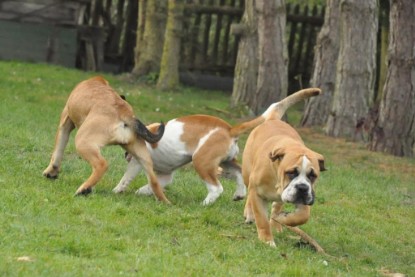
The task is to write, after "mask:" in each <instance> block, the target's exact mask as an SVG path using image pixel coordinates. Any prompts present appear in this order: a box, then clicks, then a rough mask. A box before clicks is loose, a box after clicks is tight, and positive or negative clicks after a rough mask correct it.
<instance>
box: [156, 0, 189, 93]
mask: <svg viewBox="0 0 415 277" xmlns="http://www.w3.org/2000/svg"><path fill="white" fill-rule="evenodd" d="M168 6H169V7H168V17H167V25H166V35H165V37H164V47H163V56H162V59H161V67H160V77H159V79H158V82H157V87H158V88H159V89H162V90H170V89H175V88H176V87H177V86H178V85H179V62H180V42H181V37H180V36H181V34H182V32H183V11H184V0H169V5H168Z"/></svg>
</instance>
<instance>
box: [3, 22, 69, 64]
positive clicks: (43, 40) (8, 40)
mask: <svg viewBox="0 0 415 277" xmlns="http://www.w3.org/2000/svg"><path fill="white" fill-rule="evenodd" d="M0 25H1V26H2V28H0V41H1V42H2V46H1V48H0V59H2V60H21V61H29V62H49V63H53V64H58V65H63V66H67V67H74V66H75V60H76V36H77V30H76V29H71V28H63V27H57V26H51V25H44V24H33V23H32V24H28V23H22V22H12V21H4V20H0Z"/></svg>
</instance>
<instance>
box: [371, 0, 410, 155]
mask: <svg viewBox="0 0 415 277" xmlns="http://www.w3.org/2000/svg"><path fill="white" fill-rule="evenodd" d="M414 18H415V5H414V3H413V0H393V1H390V31H389V49H388V74H387V77H386V83H385V87H384V90H383V96H382V101H381V104H380V110H379V115H378V119H377V122H375V127H374V129H373V130H372V132H371V133H370V134H371V137H370V145H369V148H370V149H371V150H375V151H382V152H386V153H390V154H393V155H397V156H408V157H412V156H413V154H414V153H413V147H414V143H415V52H414V49H415V22H414Z"/></svg>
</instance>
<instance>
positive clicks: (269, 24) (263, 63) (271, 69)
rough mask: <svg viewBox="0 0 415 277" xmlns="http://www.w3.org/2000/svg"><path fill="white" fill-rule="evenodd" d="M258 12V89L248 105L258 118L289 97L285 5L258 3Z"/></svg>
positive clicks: (275, 0) (272, 1) (267, 1)
mask: <svg viewBox="0 0 415 277" xmlns="http://www.w3.org/2000/svg"><path fill="white" fill-rule="evenodd" d="M255 6H256V9H257V12H258V57H259V61H258V62H259V64H258V79H257V89H256V91H255V94H254V95H253V98H251V100H250V102H249V103H248V104H249V106H250V107H251V109H252V110H253V111H254V113H255V114H258V113H261V112H262V111H263V110H264V109H265V108H267V107H268V106H269V105H270V104H271V103H274V102H276V101H278V100H280V99H282V98H284V97H286V96H287V88H288V52H287V49H286V43H285V22H286V14H285V1H284V0H256V3H255Z"/></svg>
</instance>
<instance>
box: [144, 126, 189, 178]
mask: <svg viewBox="0 0 415 277" xmlns="http://www.w3.org/2000/svg"><path fill="white" fill-rule="evenodd" d="M183 127H184V123H182V122H179V121H176V120H175V119H173V120H170V121H169V122H167V124H166V126H165V129H164V134H163V137H162V138H161V140H160V141H159V142H158V143H157V147H156V148H152V146H151V144H149V143H146V145H147V148H148V150H149V151H150V154H151V157H152V159H153V164H154V169H155V170H156V171H157V172H161V173H170V172H172V171H173V170H175V169H176V168H178V167H180V166H182V165H184V164H186V163H188V162H190V161H191V153H188V151H187V150H186V145H185V144H184V143H183V142H182V141H181V140H180V137H181V136H182V134H183V132H184V130H183Z"/></svg>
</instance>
